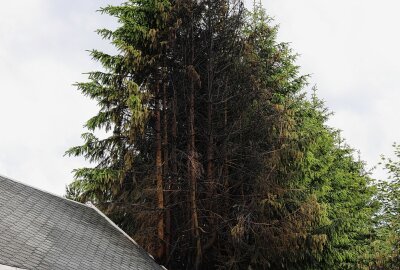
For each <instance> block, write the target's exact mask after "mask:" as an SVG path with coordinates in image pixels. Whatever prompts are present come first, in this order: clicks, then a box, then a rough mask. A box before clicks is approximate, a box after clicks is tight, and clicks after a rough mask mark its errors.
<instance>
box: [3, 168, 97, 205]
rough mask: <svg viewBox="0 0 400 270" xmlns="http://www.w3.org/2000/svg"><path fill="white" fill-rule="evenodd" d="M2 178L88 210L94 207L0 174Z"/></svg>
mask: <svg viewBox="0 0 400 270" xmlns="http://www.w3.org/2000/svg"><path fill="white" fill-rule="evenodd" d="M0 177H1V178H4V179H7V180H9V181H12V182H15V183H18V184H20V185H23V186H26V187H30V188H33V189H35V190H37V191H40V192H43V193H46V194H48V195H51V196H53V197H57V198H59V199H63V200H66V201H69V202H73V203H76V204H79V205H81V206H85V207H88V208H93V207H91V206H90V205H88V204H84V203H81V202H77V201H74V200H71V199H68V198H66V197H63V196H60V195H57V194H55V193H52V192H49V191H46V190H44V189H41V188H38V187H34V186H32V185H29V184H26V183H23V182H21V181H18V180H15V179H14V178H11V177H8V176H5V175H3V174H0Z"/></svg>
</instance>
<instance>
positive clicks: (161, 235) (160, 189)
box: [155, 82, 165, 259]
mask: <svg viewBox="0 0 400 270" xmlns="http://www.w3.org/2000/svg"><path fill="white" fill-rule="evenodd" d="M159 97H160V84H159V82H157V92H156V97H155V116H156V125H155V129H156V181H157V187H156V194H157V207H158V211H159V219H158V225H157V235H158V239H159V247H158V250H157V257H158V258H159V259H161V258H163V256H164V254H165V232H164V230H165V228H164V226H165V224H164V183H163V175H162V142H161V113H160V98H159Z"/></svg>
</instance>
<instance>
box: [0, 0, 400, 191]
mask: <svg viewBox="0 0 400 270" xmlns="http://www.w3.org/2000/svg"><path fill="white" fill-rule="evenodd" d="M118 2H121V1H118V0H107V1H106V0H84V1H82V0H19V1H5V2H4V3H2V8H1V9H0V80H1V84H0V85H1V86H0V129H1V132H0V174H2V175H6V176H9V177H13V178H15V179H17V180H20V181H22V182H25V183H28V184H30V185H33V186H35V187H39V188H42V189H44V190H47V191H50V192H53V193H56V194H59V195H62V194H64V189H65V185H66V184H67V183H69V182H70V181H71V179H72V174H71V170H72V169H73V168H76V167H80V166H83V165H86V164H85V162H84V161H83V160H82V159H77V158H68V157H63V154H64V152H65V150H66V149H67V148H68V147H70V146H74V145H78V144H80V143H81V139H80V134H81V133H82V132H83V131H84V130H83V124H84V122H85V120H86V119H88V118H89V117H90V116H91V115H93V114H94V113H95V112H96V106H95V104H94V103H93V102H91V101H89V100H88V99H87V98H85V97H83V96H82V95H81V94H80V93H79V92H78V91H77V90H76V89H75V88H74V87H73V86H72V84H73V83H74V82H77V81H82V80H85V78H86V77H85V75H82V73H83V72H87V71H90V70H93V69H95V68H96V64H95V63H93V62H92V61H91V59H90V57H89V56H88V53H87V52H86V51H85V50H88V49H92V48H97V49H106V50H107V49H110V47H109V46H107V44H106V43H105V42H104V41H102V40H101V39H100V38H99V37H98V36H97V35H96V34H95V33H94V30H95V29H97V28H100V27H104V26H106V27H107V26H109V25H110V24H112V23H113V21H112V20H111V19H110V18H108V17H107V16H101V15H100V14H99V13H96V12H95V10H97V9H98V8H99V7H100V6H104V5H105V4H108V3H118ZM263 2H264V5H265V8H266V9H267V13H268V14H269V15H270V16H272V17H274V18H275V22H276V23H278V24H280V32H279V40H281V41H289V42H291V44H292V48H293V49H294V51H295V52H297V53H299V54H301V56H300V58H299V60H298V64H299V65H301V66H302V69H301V70H302V72H303V73H306V74H312V78H311V79H310V83H311V85H314V84H316V85H317V86H318V88H319V96H320V97H321V98H323V99H324V100H325V101H326V105H327V106H328V107H329V108H330V109H331V110H332V111H334V112H335V116H333V117H332V119H331V120H330V122H329V123H330V125H331V126H334V127H336V128H339V129H341V130H343V136H344V137H345V138H346V139H347V141H348V143H349V144H350V145H351V146H352V147H354V148H356V149H359V150H360V151H361V157H362V158H363V159H364V160H366V161H367V162H368V164H369V165H370V166H372V165H374V164H376V163H377V162H378V159H379V155H380V154H390V153H391V144H392V143H393V142H394V141H399V142H400V138H399V135H400V126H399V125H397V122H398V121H397V120H398V119H397V116H398V114H399V112H400V106H399V105H398V104H397V103H398V102H399V101H400V91H398V89H397V88H398V87H399V82H398V79H399V78H400V76H399V75H400V50H399V49H398V48H400V37H399V36H398V34H397V33H398V27H399V26H400V16H398V14H397V12H398V11H399V10H400V3H398V1H395V0H381V1H376V0H374V1H373V0H336V1H332V0H264V1H263ZM376 175H378V176H382V173H380V172H379V171H378V172H377V173H376Z"/></svg>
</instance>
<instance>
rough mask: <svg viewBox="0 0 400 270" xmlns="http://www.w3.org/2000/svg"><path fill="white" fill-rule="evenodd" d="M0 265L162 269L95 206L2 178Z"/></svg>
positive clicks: (43, 269)
mask: <svg viewBox="0 0 400 270" xmlns="http://www.w3.org/2000/svg"><path fill="white" fill-rule="evenodd" d="M0 265H8V266H13V267H18V268H23V269H28V270H31V269H38V270H49V269H60V270H61V269H77V270H78V269H79V270H89V269H90V270H92V269H93V270H94V269H101V270H109V269H110V270H111V269H113V270H118V269H120V270H125V269H126V270H128V269H129V270H136V269H140V270H161V269H162V268H161V267H160V266H159V265H158V264H157V263H155V261H154V260H153V259H151V258H150V256H149V255H148V254H147V253H146V252H145V251H144V250H143V249H141V248H140V247H139V246H137V245H136V244H135V243H134V241H133V240H131V239H130V238H128V237H127V236H126V235H124V233H123V232H122V231H120V230H119V229H118V228H116V227H115V225H113V224H112V223H111V222H109V220H107V219H106V218H105V217H104V216H102V215H101V214H100V213H99V212H98V210H97V209H95V208H94V207H91V206H87V205H84V204H80V203H77V202H73V201H70V200H67V199H64V198H61V197H58V196H55V195H52V194H49V193H46V192H44V191H40V190H38V189H35V188H32V187H29V186H26V185H24V184H21V183H18V182H15V181H13V180H10V179H8V178H5V177H1V176H0Z"/></svg>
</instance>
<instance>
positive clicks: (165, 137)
mask: <svg viewBox="0 0 400 270" xmlns="http://www.w3.org/2000/svg"><path fill="white" fill-rule="evenodd" d="M167 105H168V104H167V83H166V82H165V81H164V83H163V131H164V134H163V150H164V163H163V167H164V168H163V175H164V178H165V177H167V176H168V174H169V166H168V163H169V152H168V106H167ZM166 189H167V193H166V194H164V196H165V205H166V206H167V207H166V211H165V257H166V258H168V257H169V253H170V239H171V209H170V207H169V205H170V197H171V196H170V194H171V180H170V179H168V180H167V183H166Z"/></svg>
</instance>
